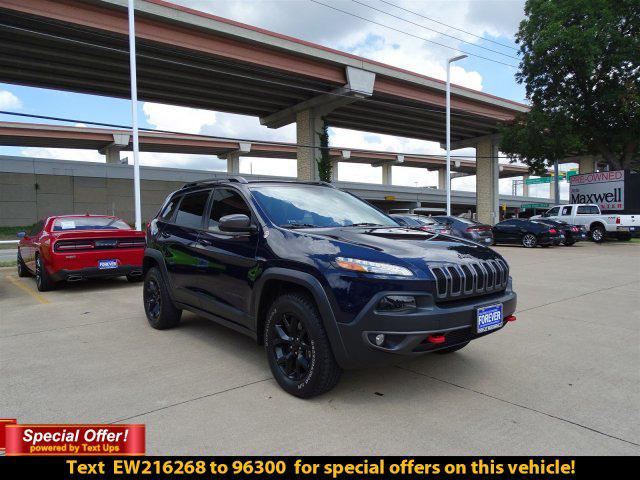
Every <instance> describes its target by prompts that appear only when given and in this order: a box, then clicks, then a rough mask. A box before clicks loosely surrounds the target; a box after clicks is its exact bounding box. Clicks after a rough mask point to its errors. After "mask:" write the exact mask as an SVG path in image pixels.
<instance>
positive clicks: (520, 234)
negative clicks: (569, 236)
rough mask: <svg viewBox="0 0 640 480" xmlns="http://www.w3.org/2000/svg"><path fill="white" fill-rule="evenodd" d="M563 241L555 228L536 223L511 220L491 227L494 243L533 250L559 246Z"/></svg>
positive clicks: (516, 219) (562, 237)
mask: <svg viewBox="0 0 640 480" xmlns="http://www.w3.org/2000/svg"><path fill="white" fill-rule="evenodd" d="M562 240H564V235H562V234H561V233H560V232H559V231H558V230H557V229H556V228H554V227H552V226H550V225H546V224H544V223H540V222H537V221H535V222H534V221H531V220H524V219H522V218H511V219H509V220H504V221H502V222H500V223H497V224H496V225H494V226H493V241H494V243H515V244H520V245H522V246H523V247H527V248H533V247H535V246H537V245H540V246H542V247H548V246H550V245H559V244H560V242H561V241H562Z"/></svg>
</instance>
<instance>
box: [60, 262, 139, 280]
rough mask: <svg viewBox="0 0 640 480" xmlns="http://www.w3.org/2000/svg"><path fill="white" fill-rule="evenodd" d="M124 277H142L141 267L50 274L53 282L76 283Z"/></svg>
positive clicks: (90, 268) (92, 268) (85, 269)
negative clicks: (93, 279) (91, 279)
mask: <svg viewBox="0 0 640 480" xmlns="http://www.w3.org/2000/svg"><path fill="white" fill-rule="evenodd" d="M124 275H142V267H141V266H137V265H121V266H119V267H117V268H109V269H99V268H97V267H89V268H81V269H78V270H66V269H63V270H58V271H56V272H54V273H52V274H51V278H52V279H53V281H55V282H62V281H69V282H77V281H80V280H86V279H89V278H109V277H122V276H124Z"/></svg>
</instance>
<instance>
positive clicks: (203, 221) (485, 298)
mask: <svg viewBox="0 0 640 480" xmlns="http://www.w3.org/2000/svg"><path fill="white" fill-rule="evenodd" d="M144 271H145V282H144V308H145V311H146V314H147V318H148V319H149V323H150V324H151V326H152V327H154V328H158V329H165V328H169V327H173V326H175V325H177V324H178V322H179V321H180V315H181V312H182V310H183V309H186V310H190V311H192V312H195V313H197V314H199V315H202V316H205V317H208V318H211V319H213V320H215V321H217V322H219V323H222V324H223V325H226V326H228V327H231V328H233V329H235V330H237V331H240V332H242V333H245V334H247V335H249V336H251V337H253V338H255V339H256V340H257V342H258V343H259V344H264V346H265V349H266V353H267V359H268V361H269V365H270V367H271V371H272V372H273V375H274V377H275V378H276V380H277V381H278V383H279V384H280V385H281V386H282V388H283V389H285V390H286V391H287V392H289V393H291V394H293V395H296V396H299V397H311V396H315V395H319V394H321V393H323V392H326V391H328V390H330V389H331V388H332V387H333V386H334V385H335V384H336V383H337V382H338V379H339V377H340V373H341V371H342V369H343V368H359V367H371V366H376V365H382V364H385V363H391V362H397V361H398V360H400V359H401V358H402V356H405V357H407V356H413V355H419V354H422V353H426V352H433V351H436V352H438V353H448V352H453V351H456V350H459V349H460V348H462V347H464V346H465V345H467V344H468V343H469V341H470V340H473V339H474V338H477V337H480V336H483V335H486V334H488V333H491V332H494V331H496V330H498V329H500V328H502V327H503V326H504V325H505V323H506V322H508V321H510V320H513V319H515V317H513V315H512V314H513V312H514V311H515V308H516V294H515V293H514V292H513V290H512V288H511V278H510V277H509V267H508V265H507V263H506V262H505V260H504V259H503V258H502V257H501V256H500V255H499V254H498V253H496V252H494V251H493V250H491V249H489V248H486V247H484V246H481V245H479V244H477V243H474V242H470V241H466V240H462V239H459V238H454V237H450V236H445V235H439V234H435V233H430V232H424V231H422V230H419V229H412V228H406V227H402V226H400V225H398V224H397V223H396V222H395V221H394V220H393V219H392V218H390V217H388V216H387V215H385V214H384V213H382V212H380V211H379V210H377V209H376V208H374V207H372V206H371V205H369V204H368V203H366V202H364V201H362V200H360V199H358V198H357V197H355V196H353V195H351V194H349V193H347V192H344V191H342V190H339V189H337V188H334V187H332V186H331V185H327V184H322V183H299V182H275V181H266V182H247V181H246V180H244V179H242V178H240V177H236V178H230V179H228V180H215V181H205V182H197V183H191V184H187V185H185V186H184V187H183V188H182V189H181V190H179V191H177V192H175V193H173V194H172V195H170V196H169V197H168V198H167V200H166V202H165V204H164V205H163V206H162V208H161V210H160V212H159V213H158V215H157V217H156V218H155V219H154V220H153V221H152V222H151V223H150V224H149V228H148V231H147V248H146V251H145V257H144Z"/></svg>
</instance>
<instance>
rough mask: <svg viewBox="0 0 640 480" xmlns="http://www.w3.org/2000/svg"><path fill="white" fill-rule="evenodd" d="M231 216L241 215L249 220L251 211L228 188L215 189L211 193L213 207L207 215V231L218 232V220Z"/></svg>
mask: <svg viewBox="0 0 640 480" xmlns="http://www.w3.org/2000/svg"><path fill="white" fill-rule="evenodd" d="M233 214H242V215H246V216H247V217H249V218H251V210H250V209H249V206H248V205H247V202H245V201H244V198H242V196H240V194H239V193H238V192H236V191H235V190H231V189H228V188H216V190H215V191H214V192H213V205H212V207H211V213H210V214H209V224H208V229H209V231H216V230H218V223H219V222H220V219H221V218H222V217H224V216H227V215H233Z"/></svg>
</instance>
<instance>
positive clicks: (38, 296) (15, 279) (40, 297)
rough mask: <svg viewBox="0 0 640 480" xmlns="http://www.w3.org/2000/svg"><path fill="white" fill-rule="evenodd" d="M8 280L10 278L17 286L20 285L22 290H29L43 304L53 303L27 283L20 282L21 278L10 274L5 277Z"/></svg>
mask: <svg viewBox="0 0 640 480" xmlns="http://www.w3.org/2000/svg"><path fill="white" fill-rule="evenodd" d="M5 278H6V279H7V280H9V281H10V282H11V283H12V284H14V285H15V286H16V287H18V288H19V289H20V290H22V291H23V292H27V293H28V294H29V295H31V296H32V297H33V298H35V299H36V300H37V301H38V302H40V303H42V304H47V303H51V302H50V301H49V300H47V299H46V298H44V297H43V296H42V295H40V294H39V293H38V292H36V291H35V290H32V289H31V288H29V287H27V286H26V285H24V284H23V283H22V282H20V280H18V279H17V278H15V277H12V276H10V275H7V276H6V277H5Z"/></svg>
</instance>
